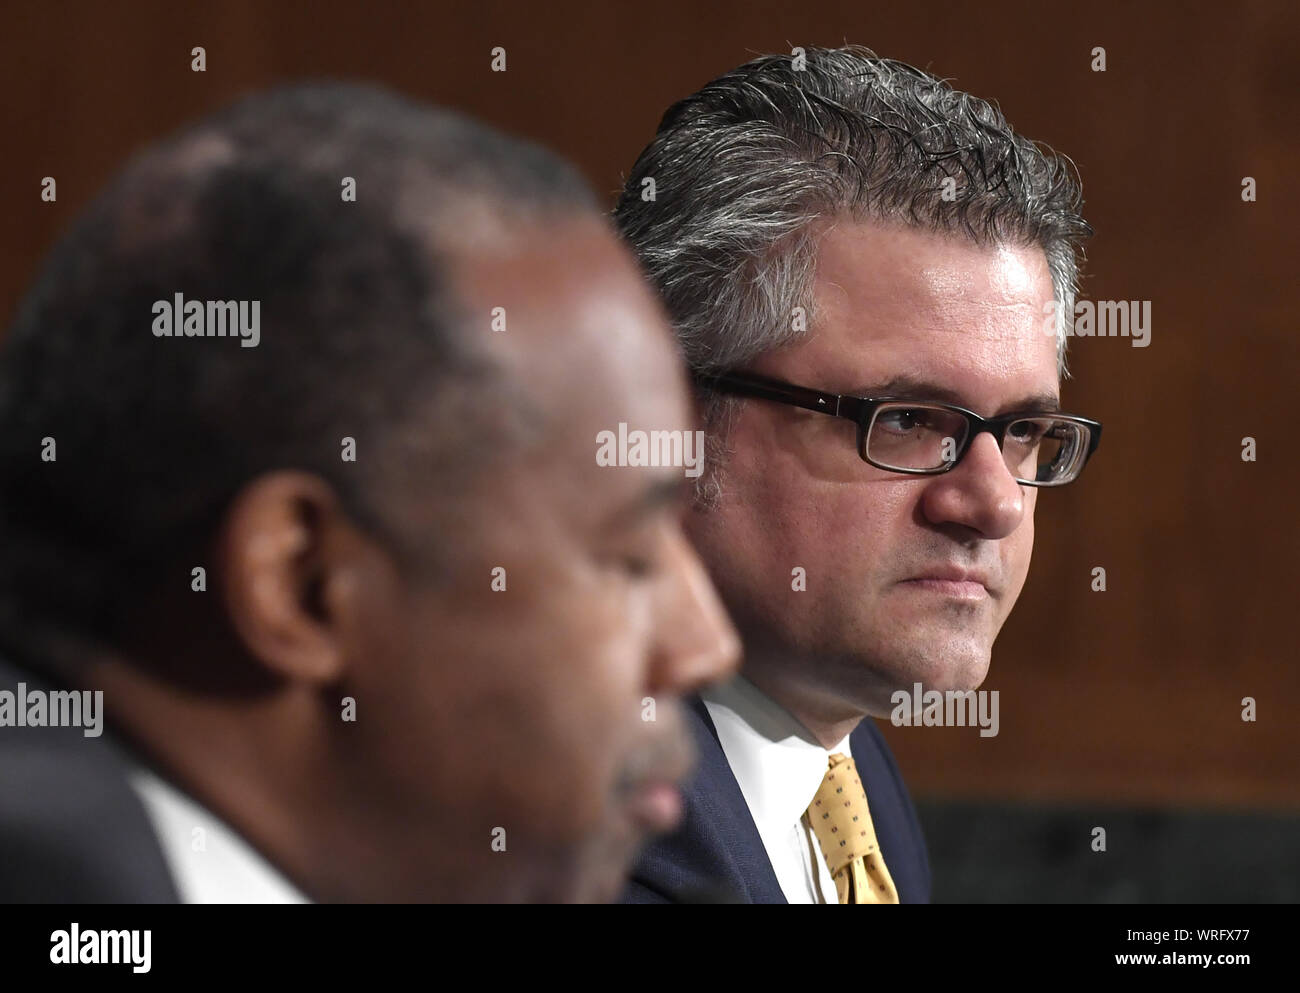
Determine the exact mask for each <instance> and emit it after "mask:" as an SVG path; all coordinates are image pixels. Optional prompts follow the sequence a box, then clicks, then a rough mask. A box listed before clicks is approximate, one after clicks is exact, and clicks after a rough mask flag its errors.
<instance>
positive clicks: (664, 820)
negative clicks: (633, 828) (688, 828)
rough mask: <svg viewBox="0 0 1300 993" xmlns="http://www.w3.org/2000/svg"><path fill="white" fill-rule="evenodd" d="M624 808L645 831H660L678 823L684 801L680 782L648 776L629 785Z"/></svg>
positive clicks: (667, 829) (668, 829) (660, 832)
mask: <svg viewBox="0 0 1300 993" xmlns="http://www.w3.org/2000/svg"><path fill="white" fill-rule="evenodd" d="M625 809H626V810H627V811H628V813H629V814H630V815H631V816H632V820H634V821H635V822H636V823H637V824H638V825H640V826H641V827H642V828H643V829H645V830H646V831H652V832H654V833H656V834H662V833H663V832H665V831H671V830H672V829H673V828H675V827H676V826H677V825H678V824H679V823H681V819H682V813H683V809H684V804H683V801H682V791H681V788H680V786H679V785H678V784H677V783H675V782H671V781H669V780H665V779H648V780H644V781H642V782H640V783H638V784H636V785H635V786H633V787H632V789H631V791H630V792H629V793H628V795H627V799H626V801H625Z"/></svg>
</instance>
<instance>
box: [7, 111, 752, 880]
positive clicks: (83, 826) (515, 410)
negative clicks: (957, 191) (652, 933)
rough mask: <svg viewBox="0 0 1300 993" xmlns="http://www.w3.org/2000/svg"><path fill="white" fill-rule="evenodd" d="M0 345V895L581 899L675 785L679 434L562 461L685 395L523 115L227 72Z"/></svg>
mask: <svg viewBox="0 0 1300 993" xmlns="http://www.w3.org/2000/svg"><path fill="white" fill-rule="evenodd" d="M0 362H2V363H3V364H2V366H0V541H2V542H3V547H4V548H5V555H4V558H3V561H2V562H0V691H6V692H8V693H9V697H8V698H6V699H9V701H10V706H9V711H8V716H9V718H10V719H8V720H5V712H4V710H3V705H2V704H0V852H3V858H4V859H5V862H6V865H5V871H4V872H3V873H0V899H8V900H51V901H63V900H107V901H129V900H168V899H174V898H180V899H182V900H184V901H187V902H207V901H242V900H257V901H262V900H265V901H294V900H303V899H309V900H319V901H373V900H385V901H387V900H409V901H420V900H433V901H523V900H547V901H551V900H607V899H610V898H612V897H613V896H615V895H616V894H617V892H618V890H619V888H620V886H621V885H622V881H623V878H624V875H625V872H626V869H627V867H628V864H629V862H630V860H631V859H632V857H633V855H634V854H635V851H636V849H637V847H638V846H639V845H640V844H641V843H642V842H643V841H644V839H645V838H646V836H647V835H648V834H649V833H651V832H654V831H662V830H665V829H667V828H668V827H671V826H672V825H673V824H674V823H675V822H676V821H677V819H678V817H679V816H680V799H679V796H678V794H677V789H676V784H677V782H678V781H679V780H680V779H681V778H682V777H683V776H684V775H685V774H686V772H687V769H688V763H689V760H690V749H689V741H688V739H686V738H685V737H684V736H683V730H682V725H681V721H680V715H679V708H678V702H677V697H678V695H679V694H681V693H683V692H684V691H687V690H690V689H692V688H696V687H698V686H700V685H701V684H703V683H705V682H708V681H711V680H713V679H716V678H718V677H720V676H723V675H725V674H727V673H728V672H729V671H730V669H731V667H732V666H733V664H734V659H735V655H736V652H737V645H736V641H735V636H734V633H733V632H732V630H731V628H730V627H729V625H728V623H727V621H726V620H725V617H724V616H723V615H722V613H721V610H720V607H719V605H718V603H717V601H716V599H715V595H714V593H713V591H712V588H711V587H710V586H709V584H708V581H707V579H706V578H705V577H704V575H703V573H702V570H701V567H700V565H699V563H698V562H697V560H696V558H695V557H694V553H693V552H692V551H691V550H690V548H689V546H688V545H687V543H686V542H685V540H684V537H683V534H682V531H681V528H680V515H681V502H680V501H681V499H682V496H683V494H684V492H685V489H684V487H685V485H686V484H687V483H688V479H687V476H686V474H685V472H684V471H683V469H682V468H681V467H673V466H663V465H659V466H654V467H640V468H627V467H615V468H611V467H605V466H601V465H599V464H598V460H597V458H596V445H595V444H594V441H593V439H594V438H595V437H596V436H597V434H598V433H599V432H601V431H604V430H614V429H617V428H618V425H619V424H620V423H625V424H628V425H633V426H636V427H639V428H641V429H655V430H682V431H685V430H687V429H688V428H689V427H691V426H692V425H691V420H690V413H689V409H688V404H687V393H686V389H685V380H684V373H683V371H682V370H681V369H680V368H679V362H678V359H677V353H676V352H675V350H674V346H673V343H672V340H671V336H670V333H669V331H668V328H667V326H666V323H665V320H664V317H663V315H662V312H661V310H660V305H659V303H658V302H657V301H656V300H655V298H654V297H653V295H652V294H651V293H650V292H649V291H648V290H647V289H646V288H645V287H644V285H643V283H642V282H641V279H640V277H639V274H638V272H637V269H636V265H635V263H634V262H633V261H632V259H631V257H630V255H629V254H628V253H627V252H626V250H625V249H623V248H621V246H620V245H619V244H618V242H617V240H616V238H615V237H614V236H613V234H612V232H611V231H610V230H609V228H608V226H607V223H606V222H605V221H604V219H602V218H601V217H600V215H599V212H598V210H597V207H596V205H595V203H594V201H593V199H592V198H591V196H590V194H589V192H588V190H587V188H586V186H585V184H584V183H583V182H582V180H581V179H580V178H579V177H578V176H577V175H576V173H575V172H574V171H573V170H572V169H571V168H570V167H568V166H567V165H566V164H564V163H563V162H561V161H559V160H558V159H557V158H555V157H554V156H553V155H551V154H549V153H547V152H545V151H543V150H541V149H539V148H536V147H534V146H532V145H529V144H526V143H523V142H520V141H516V140H512V139H510V138H507V137H505V136H503V135H500V134H498V133H496V132H494V131H492V130H490V129H488V128H486V127H483V126H481V125H478V124H476V123H474V122H472V121H469V120H466V119H464V118H462V117H460V116H457V115H454V114H451V113H447V112H441V111H435V110H430V109H426V108H422V107H419V106H416V105H414V104H412V103H409V102H407V101H405V100H403V99H400V98H398V97H395V96H393V95H390V94H387V93H384V92H381V91H375V90H370V89H365V88H358V87H350V86H333V85H331V86H324V87H299V88H293V89H288V90H283V91H277V92H273V93H270V94H267V95H261V96H256V97H253V98H250V99H247V100H245V101H243V102H241V103H240V104H238V105H236V106H235V107H233V108H231V109H229V110H227V111H225V112H222V113H219V114H217V115H215V116H213V117H211V118H209V119H207V120H205V121H203V122H201V123H200V124H198V125H196V126H195V127H193V128H191V129H189V130H187V131H185V132H184V133H182V134H180V135H179V136H177V137H174V138H172V139H169V140H167V141H164V142H162V143H160V144H158V145H156V146H154V147H153V148H151V149H150V150H148V151H147V152H146V153H145V154H144V155H142V156H141V157H139V158H137V159H136V160H135V161H133V162H132V163H131V164H130V165H129V166H128V167H127V168H126V170H125V171H124V172H123V173H122V175H121V176H120V177H119V178H118V179H117V180H116V181H115V182H114V183H113V184H112V185H111V186H110V188H109V189H108V190H107V191H106V192H105V193H104V194H103V195H102V196H101V197H100V198H99V199H98V200H97V201H96V202H95V203H94V204H93V205H92V206H91V207H90V208H89V210H88V211H87V212H86V214H85V215H84V216H83V217H82V219H81V220H80V221H79V223H78V224H77V225H76V227H75V228H74V230H73V231H72V232H71V233H70V234H69V235H68V236H67V237H66V238H65V239H64V240H63V241H62V243H61V244H60V245H59V246H58V247H57V248H56V249H55V251H54V253H53V254H52V256H51V258H50V259H49V261H48V263H47V264H46V266H45V268H44V269H43V271H42V272H41V273H40V275H39V278H38V280H37V282H36V285H35V287H34V288H33V289H32V291H31V292H30V294H29V295H28V297H27V298H26V300H25V301H24V302H23V303H22V305H21V307H20V309H19V312H18V314H17V318H16V321H15V322H14V324H13V326H12V328H11V330H10V331H9V333H8V335H7V337H6V338H5V340H4V342H3V353H2V356H0ZM579 385H580V386H581V388H580V389H579V388H577V387H578V386H579ZM60 693H61V694H62V695H59V694H60ZM42 694H44V695H43V696H42ZM74 694H76V696H74ZM42 701H44V702H42ZM77 701H80V704H81V708H80V713H79V714H77V713H74V712H73V711H74V709H76V708H75V707H74V703H75V702H77ZM101 704H102V712H100V713H99V714H98V715H97V716H96V708H97V706H99V705H101ZM20 714H21V717H20V716H19V715H20ZM96 723H98V724H100V725H101V726H100V727H98V728H96V727H95V726H94V725H95V724H96ZM50 724H63V725H65V726H63V727H57V728H56V727H50V726H48V725H50ZM104 724H106V725H107V727H108V729H109V733H108V734H104V735H102V737H101V736H100V734H99V732H100V731H101V730H102V729H103V725H104ZM66 725H71V726H66Z"/></svg>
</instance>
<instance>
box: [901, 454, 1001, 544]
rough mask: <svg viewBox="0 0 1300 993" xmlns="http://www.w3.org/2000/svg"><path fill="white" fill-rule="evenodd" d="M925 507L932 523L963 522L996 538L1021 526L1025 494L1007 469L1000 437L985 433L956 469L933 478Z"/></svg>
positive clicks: (926, 490) (926, 496)
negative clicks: (999, 445)
mask: <svg viewBox="0 0 1300 993" xmlns="http://www.w3.org/2000/svg"><path fill="white" fill-rule="evenodd" d="M922 510H923V511H924V513H925V516H926V519H927V520H929V521H930V522H931V523H932V524H954V523H955V524H961V525H964V526H965V527H968V528H971V529H972V530H974V531H977V532H979V534H980V535H981V536H982V537H985V538H989V539H992V540H996V539H998V538H1005V537H1006V536H1007V535H1009V534H1011V533H1012V532H1013V531H1015V530H1016V528H1018V527H1019V526H1020V522H1021V521H1022V520H1023V519H1024V516H1025V493H1024V489H1023V488H1022V487H1021V485H1020V484H1019V483H1017V482H1016V479H1015V477H1014V476H1013V475H1011V470H1010V469H1008V468H1007V463H1006V460H1005V459H1004V458H1003V456H1002V450H1001V449H1000V448H999V447H998V442H997V439H996V438H994V437H993V435H991V434H989V433H988V432H984V433H982V434H980V435H978V436H976V438H975V440H974V441H972V442H971V445H970V448H969V449H968V450H967V452H966V454H965V456H964V457H963V458H962V460H961V462H960V463H958V465H957V466H956V468H954V469H952V470H950V471H949V472H945V473H944V474H943V475H941V476H935V477H933V478H932V479H931V480H930V481H929V483H928V485H927V486H926V489H925V495H924V497H923V500H922Z"/></svg>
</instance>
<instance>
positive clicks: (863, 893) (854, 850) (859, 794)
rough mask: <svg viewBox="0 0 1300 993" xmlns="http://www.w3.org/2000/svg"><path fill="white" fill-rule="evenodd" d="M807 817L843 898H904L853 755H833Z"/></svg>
mask: <svg viewBox="0 0 1300 993" xmlns="http://www.w3.org/2000/svg"><path fill="white" fill-rule="evenodd" d="M806 816H807V817H808V823H809V824H811V825H812V829H813V833H814V834H815V835H816V836H817V843H818V844H819V845H821V849H822V856H823V857H824V858H825V859H826V865H827V866H828V867H829V868H830V870H831V876H832V877H833V878H834V879H835V888H836V890H838V891H839V896H840V903H898V890H896V889H895V888H894V881H893V879H891V878H890V876H889V870H888V869H886V868H885V860H884V858H883V857H882V856H881V854H880V843H879V842H878V841H877V840H876V829H875V828H874V827H872V825H871V811H870V810H868V809H867V791H866V790H865V789H863V788H862V781H861V779H860V777H859V776H858V767H857V766H856V765H854V764H853V760H852V759H851V758H849V757H848V756H847V755H841V754H839V753H836V754H835V755H832V756H831V759H830V768H829V769H828V770H827V771H826V777H825V778H824V779H823V780H822V784H821V786H820V787H819V788H818V790H817V795H816V796H815V797H814V798H813V802H812V805H811V806H810V807H809V808H808V813H807V815H806Z"/></svg>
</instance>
